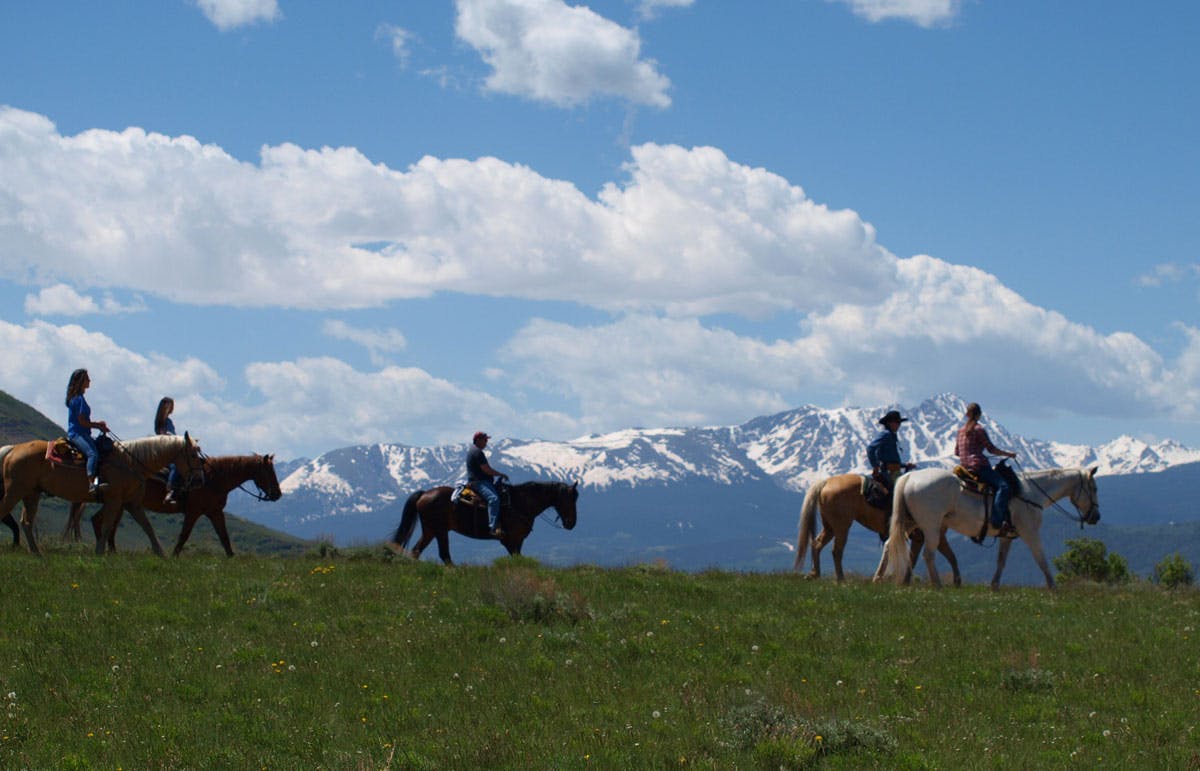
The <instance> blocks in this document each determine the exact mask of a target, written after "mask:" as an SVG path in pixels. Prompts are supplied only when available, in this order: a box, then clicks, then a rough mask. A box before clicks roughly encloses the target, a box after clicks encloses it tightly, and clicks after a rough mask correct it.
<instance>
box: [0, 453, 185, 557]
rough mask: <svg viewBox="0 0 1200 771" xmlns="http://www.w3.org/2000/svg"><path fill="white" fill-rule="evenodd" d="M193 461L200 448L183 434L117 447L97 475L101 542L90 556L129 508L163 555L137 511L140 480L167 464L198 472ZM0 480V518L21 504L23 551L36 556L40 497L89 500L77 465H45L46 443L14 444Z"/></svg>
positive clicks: (82, 471)
mask: <svg viewBox="0 0 1200 771" xmlns="http://www.w3.org/2000/svg"><path fill="white" fill-rule="evenodd" d="M199 456H200V446H199V445H198V444H196V443H195V442H193V441H192V438H191V437H190V436H188V435H187V434H184V435H183V436H169V435H165V434H164V435H160V436H148V437H144V438H142V439H132V440H130V441H128V442H117V443H116V446H115V448H114V450H113V451H112V452H111V453H110V454H109V455H108V456H107V457H106V458H105V459H104V462H103V463H102V464H101V466H100V473H101V476H102V477H103V478H104V481H105V482H106V485H107V486H106V487H105V488H104V489H103V492H102V496H103V503H104V507H103V508H102V509H101V510H100V513H101V515H102V517H101V523H102V531H103V533H104V534H105V538H100V539H97V541H96V553H97V554H103V553H104V547H105V544H106V542H107V541H106V539H107V535H108V533H109V532H111V531H112V529H113V528H115V527H116V522H117V517H118V515H119V514H120V512H121V507H122V506H124V505H126V504H129V505H130V507H131V508H130V510H129V511H130V513H131V514H133V518H134V519H136V520H137V522H138V524H140V525H141V526H142V529H143V530H145V531H146V536H147V537H148V538H149V539H150V545H151V546H152V547H154V552H155V554H158V555H159V556H165V555H164V554H163V550H162V546H161V545H160V544H159V543H158V538H157V537H156V536H155V535H154V528H153V527H151V526H150V520H149V519H147V517H146V512H145V511H143V510H142V506H141V500H142V497H143V495H144V490H143V487H144V486H145V481H146V478H147V477H149V476H151V475H152V474H154V473H156V472H157V471H158V470H159V469H161V468H163V467H165V466H166V465H168V464H170V463H174V464H175V465H176V467H177V468H179V469H180V470H181V471H186V472H188V473H190V472H191V470H192V469H196V468H198V467H199V465H200V457H199ZM0 479H2V480H3V483H4V498H3V499H0V519H5V520H11V518H12V510H13V508H14V507H15V506H16V505H17V502H18V501H20V502H23V503H24V504H25V509H24V511H23V512H22V514H21V530H23V531H24V533H25V543H26V545H27V547H28V548H29V551H30V552H32V553H34V554H38V555H40V554H41V553H42V552H41V549H40V548H38V543H37V536H36V535H35V531H34V524H35V523H36V522H37V511H38V499H39V497H40V496H41V495H42V493H48V494H50V495H53V496H56V497H58V498H64V499H66V500H68V501H91V500H95V498H94V496H93V495H92V494H91V493H89V492H88V478H87V472H86V470H85V469H84V468H83V466H75V465H66V464H62V463H52V462H50V461H49V460H47V459H46V442H45V441H43V440H40V439H38V440H35V441H32V442H25V443H24V444H18V445H15V446H14V447H13V448H12V450H10V451H9V452H8V454H7V455H5V456H4V463H3V470H2V473H0ZM10 527H11V524H10Z"/></svg>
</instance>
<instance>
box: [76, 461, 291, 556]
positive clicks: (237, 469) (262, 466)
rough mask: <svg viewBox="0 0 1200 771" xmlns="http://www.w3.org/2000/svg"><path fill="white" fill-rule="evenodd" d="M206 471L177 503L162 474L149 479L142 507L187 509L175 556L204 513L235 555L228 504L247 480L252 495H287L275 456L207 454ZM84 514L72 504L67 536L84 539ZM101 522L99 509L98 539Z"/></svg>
mask: <svg viewBox="0 0 1200 771" xmlns="http://www.w3.org/2000/svg"><path fill="white" fill-rule="evenodd" d="M202 471H203V479H204V481H203V482H201V483H200V484H199V485H198V486H196V487H192V488H189V489H188V490H187V491H186V492H184V493H183V497H182V500H181V501H180V502H177V503H166V502H164V500H163V499H164V498H165V497H166V494H167V485H166V482H165V481H164V480H163V479H162V478H161V477H160V476H158V475H155V476H153V477H151V478H149V479H147V480H146V492H145V495H144V496H143V497H142V506H143V507H144V508H147V509H149V510H150V511H154V512H158V513H160V514H178V513H180V512H183V529H182V530H181V531H180V533H179V540H178V541H177V542H176V543H175V549H174V552H173V554H174V556H176V557H178V556H179V554H180V553H181V552H182V551H183V545H184V544H185V543H187V539H188V537H189V536H190V535H191V534H192V528H193V527H194V526H195V524H196V521H197V520H198V519H200V517H201V516H205V517H208V519H209V521H210V522H212V525H213V529H214V530H216V531H217V537H218V538H219V539H221V546H223V547H224V548H225V555H226V556H228V557H232V556H233V545H232V543H231V542H230V540H229V530H228V529H227V528H226V526H225V503H226V502H227V501H228V500H229V493H231V492H233V489H234V488H236V487H241V486H242V485H244V484H245V483H246V482H253V483H254V485H255V487H257V488H258V492H257V493H250V495H253V496H254V497H256V498H258V499H259V500H262V501H277V500H279V499H280V498H281V497H282V496H283V492H282V491H281V490H280V489H279V479H278V478H277V477H276V476H275V456H274V455H218V456H216V457H207V456H206V457H205V458H204V461H203V466H202ZM247 492H248V491H247ZM125 510H126V511H130V509H129V506H128V504H126V507H125ZM82 514H83V503H74V504H72V505H71V512H70V514H69V515H68V517H67V524H66V527H65V528H64V530H63V537H64V538H69V537H72V536H73V537H74V540H76V541H79V540H80V539H81V538H80V532H79V520H80V517H81V515H82ZM100 522H101V519H100V513H99V512H97V513H96V514H95V515H94V516H93V517H92V530H93V531H94V532H95V535H96V538H100V536H101V532H100ZM115 536H116V529H115V528H114V529H113V532H112V533H110V538H109V542H108V548H109V549H111V550H113V551H115V550H116V543H114V541H115Z"/></svg>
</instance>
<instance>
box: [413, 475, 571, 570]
mask: <svg viewBox="0 0 1200 771" xmlns="http://www.w3.org/2000/svg"><path fill="white" fill-rule="evenodd" d="M508 491H509V496H510V500H511V501H512V508H507V507H506V508H505V509H504V510H503V511H502V512H501V519H500V526H501V528H502V529H503V530H504V536H503V537H502V538H501V539H500V543H502V544H504V548H506V549H508V553H509V554H520V553H521V544H522V543H524V542H525V538H526V537H528V535H529V533H530V532H531V531H532V530H533V520H534V518H535V517H537V515H539V514H541V513H542V512H543V511H545V510H546V509H548V508H550V507H551V506H553V507H554V510H555V511H556V512H558V516H559V519H561V520H562V526H563V527H564V528H565V529H567V530H570V529H572V528H573V527H575V501H576V500H577V499H578V498H579V490H578V489H576V485H566V484H564V483H562V482H523V483H521V484H519V485H513V486H511V487H508ZM453 492H454V490H453V488H450V487H435V488H433V489H432V490H418V491H416V492H415V493H413V494H412V495H410V496H408V500H407V501H405V503H404V513H403V514H401V516H400V525H399V526H398V527H397V528H396V534H395V535H394V536H392V541H391V544H390V546H391V547H392V548H393V549H395V550H396V551H399V552H401V553H403V552H404V550H405V549H407V548H408V542H409V539H411V538H412V534H413V530H415V529H416V525H417V518H418V517H420V519H421V539H420V540H419V541H417V545H416V546H414V547H413V550H412V552H411V554H412V557H413V559H420V558H421V552H422V551H423V550H424V549H425V547H426V546H428V545H429V542H430V541H432V540H433V539H434V538H437V542H438V556H439V557H441V558H442V562H444V563H446V564H447V565H453V564H454V562H453V561H452V560H451V559H450V531H451V530H454V531H455V532H458V533H462V534H463V535H465V536H468V537H469V538H480V539H489V538H492V535H491V533H489V532H488V530H487V517H486V515H483V516H480V515H479V512H478V511H477V509H476V507H474V506H471V505H469V504H466V503H462V502H454V501H451V500H450V495H451V493H453ZM502 497H503V496H502Z"/></svg>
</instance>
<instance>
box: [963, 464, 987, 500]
mask: <svg viewBox="0 0 1200 771" xmlns="http://www.w3.org/2000/svg"><path fill="white" fill-rule="evenodd" d="M954 476H956V477H958V484H959V486H960V487H961V488H962V489H963V490H964V491H966V492H968V493H975V494H976V495H988V494H990V493H991V492H992V486H991V485H989V484H988V483H987V482H985V481H983V480H982V479H980V478H979V475H978V474H976V473H975V472H974V471H971V470H970V469H965V468H963V467H962V466H955V467H954Z"/></svg>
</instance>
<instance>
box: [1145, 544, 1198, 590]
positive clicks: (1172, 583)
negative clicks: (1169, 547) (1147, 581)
mask: <svg viewBox="0 0 1200 771" xmlns="http://www.w3.org/2000/svg"><path fill="white" fill-rule="evenodd" d="M1151 580H1153V581H1154V583H1156V584H1158V585H1160V586H1165V587H1166V588H1168V589H1174V588H1175V587H1177V586H1191V585H1192V583H1193V582H1194V581H1195V580H1196V574H1195V573H1194V572H1193V571H1192V565H1191V563H1189V562H1188V561H1187V560H1185V559H1184V558H1183V555H1181V554H1180V553H1179V552H1175V553H1174V554H1172V555H1170V556H1168V557H1163V558H1162V559H1161V560H1159V562H1158V564H1157V565H1155V566H1154V575H1152V576H1151Z"/></svg>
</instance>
